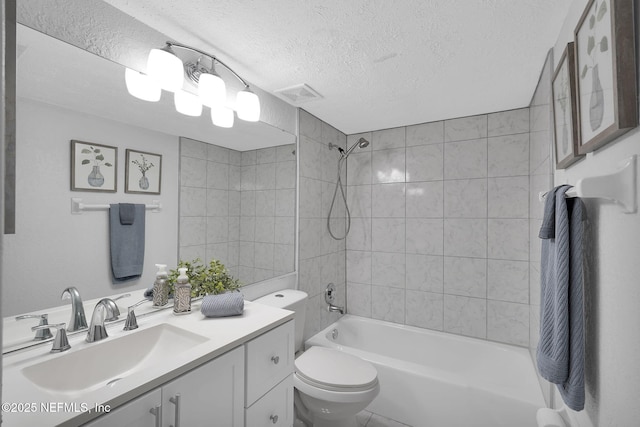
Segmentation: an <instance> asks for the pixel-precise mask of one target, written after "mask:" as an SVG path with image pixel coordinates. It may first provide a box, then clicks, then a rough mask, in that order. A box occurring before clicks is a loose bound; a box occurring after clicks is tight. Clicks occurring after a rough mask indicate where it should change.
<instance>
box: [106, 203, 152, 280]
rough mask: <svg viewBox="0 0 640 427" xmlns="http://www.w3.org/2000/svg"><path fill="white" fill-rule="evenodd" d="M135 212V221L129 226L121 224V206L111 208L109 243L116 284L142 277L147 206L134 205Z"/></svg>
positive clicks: (115, 205) (113, 205) (111, 206)
mask: <svg viewBox="0 0 640 427" xmlns="http://www.w3.org/2000/svg"><path fill="white" fill-rule="evenodd" d="M134 210H135V214H134V221H133V223H132V224H129V225H127V224H121V222H120V205H118V204H112V205H110V208H109V243H110V247H111V270H112V272H113V282H114V283H120V282H125V281H128V280H133V279H137V278H139V277H140V276H141V275H142V267H143V264H144V239H145V236H144V222H145V206H144V205H134Z"/></svg>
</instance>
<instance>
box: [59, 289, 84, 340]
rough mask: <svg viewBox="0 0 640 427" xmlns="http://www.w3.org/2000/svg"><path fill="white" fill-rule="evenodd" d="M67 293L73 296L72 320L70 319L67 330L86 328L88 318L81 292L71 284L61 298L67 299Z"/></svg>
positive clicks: (70, 296)
mask: <svg viewBox="0 0 640 427" xmlns="http://www.w3.org/2000/svg"><path fill="white" fill-rule="evenodd" d="M67 295H68V297H69V298H71V320H69V327H68V328H67V331H69V332H73V331H79V330H80V329H84V328H86V327H87V318H86V317H85V315H84V306H83V305H82V298H80V292H78V290H77V289H76V288H74V287H73V286H71V287H68V288H67V289H65V290H64V291H62V295H60V298H62V299H65V297H66V296H67Z"/></svg>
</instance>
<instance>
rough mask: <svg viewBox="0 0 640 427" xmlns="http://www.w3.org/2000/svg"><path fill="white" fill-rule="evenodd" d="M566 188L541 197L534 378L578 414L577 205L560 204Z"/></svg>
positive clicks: (580, 288)
mask: <svg viewBox="0 0 640 427" xmlns="http://www.w3.org/2000/svg"><path fill="white" fill-rule="evenodd" d="M569 188H571V187H570V186H567V185H565V186H560V187H556V188H555V189H553V190H552V191H551V192H549V194H548V195H547V200H546V203H545V212H544V219H543V222H542V227H541V229H540V238H542V239H543V240H542V263H541V299H540V301H541V302H540V341H539V342H538V349H537V352H536V359H537V363H538V370H539V371H540V375H542V377H544V378H546V379H547V380H549V381H550V382H552V383H554V384H556V385H557V387H558V390H559V391H560V395H561V396H562V398H563V400H564V402H565V403H566V405H567V406H568V407H569V408H571V409H573V410H576V411H580V410H582V409H583V408H584V318H583V271H582V269H583V253H582V251H583V248H582V238H583V223H582V221H583V204H582V200H580V199H578V198H569V199H567V198H565V193H566V192H567V190H568V189H569Z"/></svg>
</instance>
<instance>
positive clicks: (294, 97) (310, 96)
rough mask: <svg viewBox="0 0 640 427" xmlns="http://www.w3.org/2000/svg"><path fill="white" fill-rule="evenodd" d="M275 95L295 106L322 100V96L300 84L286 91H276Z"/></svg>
mask: <svg viewBox="0 0 640 427" xmlns="http://www.w3.org/2000/svg"><path fill="white" fill-rule="evenodd" d="M274 93H276V94H278V95H280V96H282V97H284V98H286V99H287V100H289V101H291V102H293V103H295V104H303V103H305V102H309V101H313V100H316V99H320V98H322V95H320V94H319V93H318V92H316V91H315V90H313V89H311V88H310V87H309V86H307V85H306V84H299V85H295V86H289V87H286V88H284V89H278V90H276V91H274Z"/></svg>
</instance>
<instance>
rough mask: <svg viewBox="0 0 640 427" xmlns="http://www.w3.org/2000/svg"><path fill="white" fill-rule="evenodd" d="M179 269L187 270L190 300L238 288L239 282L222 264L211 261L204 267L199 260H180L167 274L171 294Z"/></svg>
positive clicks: (215, 260)
mask: <svg viewBox="0 0 640 427" xmlns="http://www.w3.org/2000/svg"><path fill="white" fill-rule="evenodd" d="M181 267H185V268H187V276H188V277H189V283H190V284H191V297H192V298H195V297H203V296H205V295H217V294H223V293H225V292H235V291H238V290H239V288H240V281H239V280H238V279H234V278H233V276H231V274H229V271H228V270H227V268H226V267H225V266H224V264H223V263H221V262H220V261H218V260H217V259H212V260H211V261H209V264H207V265H205V264H203V263H202V260H200V258H196V259H194V260H193V261H183V260H180V262H178V267H177V268H176V269H174V270H171V271H170V272H169V290H170V292H171V293H173V290H174V285H175V284H176V280H177V279H178V268H181Z"/></svg>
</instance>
